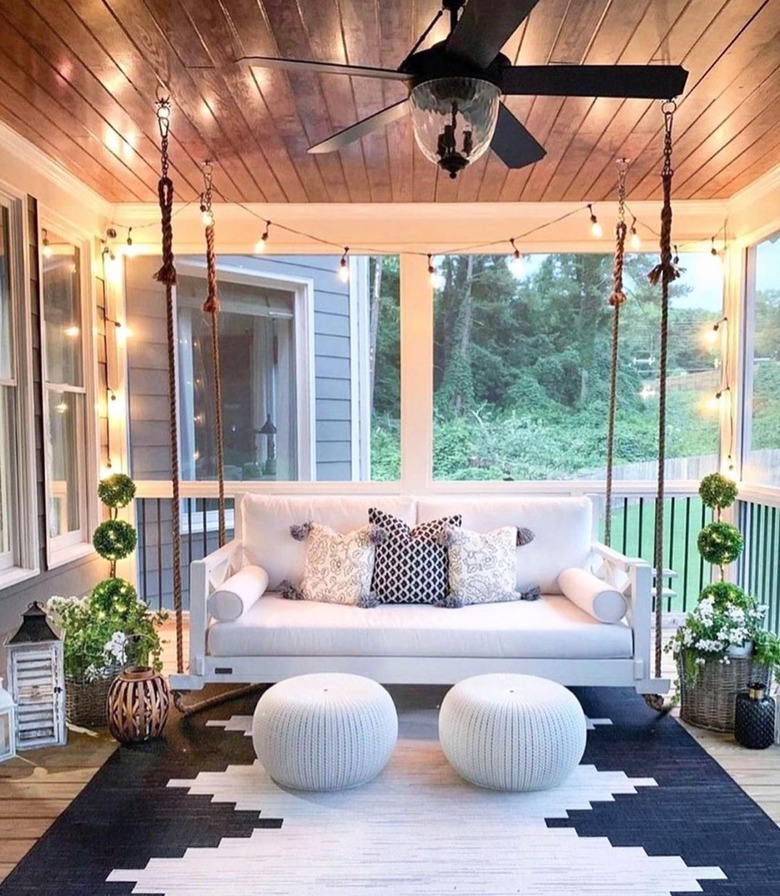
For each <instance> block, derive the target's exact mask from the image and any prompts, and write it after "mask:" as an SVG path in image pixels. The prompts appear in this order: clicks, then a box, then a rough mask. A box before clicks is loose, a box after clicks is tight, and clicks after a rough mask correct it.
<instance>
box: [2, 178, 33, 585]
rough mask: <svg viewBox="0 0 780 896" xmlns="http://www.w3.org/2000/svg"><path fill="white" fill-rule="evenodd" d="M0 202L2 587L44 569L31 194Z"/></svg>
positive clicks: (5, 195) (9, 195) (7, 196)
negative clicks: (5, 271)
mask: <svg viewBox="0 0 780 896" xmlns="http://www.w3.org/2000/svg"><path fill="white" fill-rule="evenodd" d="M0 204H2V205H3V206H4V207H5V208H6V209H7V211H8V248H9V255H8V261H9V281H10V286H11V309H12V314H13V323H14V326H13V331H12V336H11V338H12V343H13V351H14V371H13V374H14V375H13V377H12V378H11V379H9V380H3V381H2V384H3V385H4V386H7V387H9V388H11V389H14V390H15V391H14V411H15V413H14V424H15V426H14V432H13V434H12V438H13V442H14V444H13V449H14V450H13V456H12V459H11V460H12V464H13V477H12V478H13V481H15V490H14V495H13V499H14V503H15V508H14V509H15V513H14V517H13V520H12V524H13V529H12V533H11V551H10V557H8V556H6V557H4V561H5V562H4V563H3V565H2V568H0V591H1V590H3V589H5V588H10V587H11V586H12V585H16V584H18V583H20V582H23V581H25V580H27V579H31V578H33V577H34V576H37V575H39V574H40V561H39V556H40V555H39V542H38V518H37V507H38V495H37V478H36V469H35V456H36V455H35V441H36V440H35V404H34V396H33V382H34V380H33V369H32V344H33V339H32V315H31V298H30V276H29V274H30V269H29V261H28V257H27V253H26V247H27V246H29V245H30V233H29V227H28V215H27V199H26V197H25V196H24V195H22V194H16V195H14V194H12V193H10V192H7V191H6V190H2V189H0Z"/></svg>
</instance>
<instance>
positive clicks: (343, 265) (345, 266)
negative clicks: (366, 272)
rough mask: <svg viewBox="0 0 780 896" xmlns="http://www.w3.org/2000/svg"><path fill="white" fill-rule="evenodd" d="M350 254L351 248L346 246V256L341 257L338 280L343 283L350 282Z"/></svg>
mask: <svg viewBox="0 0 780 896" xmlns="http://www.w3.org/2000/svg"><path fill="white" fill-rule="evenodd" d="M348 254H349V246H344V254H343V255H342V256H341V261H340V262H339V270H338V278H339V280H341V282H342V283H347V282H348V281H349V262H348V261H347V255H348Z"/></svg>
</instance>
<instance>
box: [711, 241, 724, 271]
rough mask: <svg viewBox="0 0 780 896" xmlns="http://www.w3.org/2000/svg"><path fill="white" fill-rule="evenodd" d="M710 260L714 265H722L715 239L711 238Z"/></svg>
mask: <svg viewBox="0 0 780 896" xmlns="http://www.w3.org/2000/svg"><path fill="white" fill-rule="evenodd" d="M710 258H711V260H712V263H713V265H715V266H716V267H719V266H720V264H721V260H722V259H721V257H720V253H719V252H718V250H717V249H716V248H715V237H714V236H713V237H710Z"/></svg>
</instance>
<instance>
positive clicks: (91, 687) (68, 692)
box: [65, 672, 116, 728]
mask: <svg viewBox="0 0 780 896" xmlns="http://www.w3.org/2000/svg"><path fill="white" fill-rule="evenodd" d="M115 674H116V673H115V672H114V673H112V674H111V676H110V677H108V678H97V679H95V680H94V681H79V680H78V679H76V678H70V677H68V676H65V718H66V719H67V720H68V722H70V723H71V725H79V726H81V727H82V728H99V727H103V726H104V725H105V724H106V720H107V716H106V697H107V696H108V689H109V688H110V687H111V682H112V681H113V680H114V675H115Z"/></svg>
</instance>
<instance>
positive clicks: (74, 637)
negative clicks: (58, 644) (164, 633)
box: [46, 579, 167, 682]
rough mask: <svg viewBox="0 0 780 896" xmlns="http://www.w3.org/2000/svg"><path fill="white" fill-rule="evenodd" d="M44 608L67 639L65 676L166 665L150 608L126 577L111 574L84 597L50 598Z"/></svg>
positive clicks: (91, 676) (156, 616)
mask: <svg viewBox="0 0 780 896" xmlns="http://www.w3.org/2000/svg"><path fill="white" fill-rule="evenodd" d="M46 611H47V613H48V614H49V616H50V618H51V620H52V622H53V623H54V625H55V626H56V627H57V628H58V629H59V631H60V633H61V635H62V639H63V655H64V662H65V675H66V677H67V678H70V679H72V680H74V681H78V682H84V681H94V680H96V679H99V678H109V677H111V676H112V675H115V674H116V673H117V671H118V670H119V669H120V668H122V667H123V666H124V665H126V664H128V663H134V664H137V665H150V666H152V667H153V668H154V669H156V670H158V671H159V669H160V668H162V662H161V660H160V653H161V650H162V642H161V641H160V635H159V633H158V627H159V625H160V623H162V622H163V621H164V620H165V618H166V617H167V613H165V612H160V613H156V612H152V611H151V610H150V608H149V606H148V605H147V604H146V603H144V602H143V601H142V600H141V599H140V598H139V597H138V594H137V593H136V590H135V588H133V586H132V585H131V584H130V583H129V582H126V581H125V580H124V579H107V580H106V581H105V582H101V583H100V585H98V586H97V587H95V588H94V589H93V590H92V592H91V593H90V594H88V595H87V596H86V597H52V598H50V599H49V601H48V602H47V604H46Z"/></svg>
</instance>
